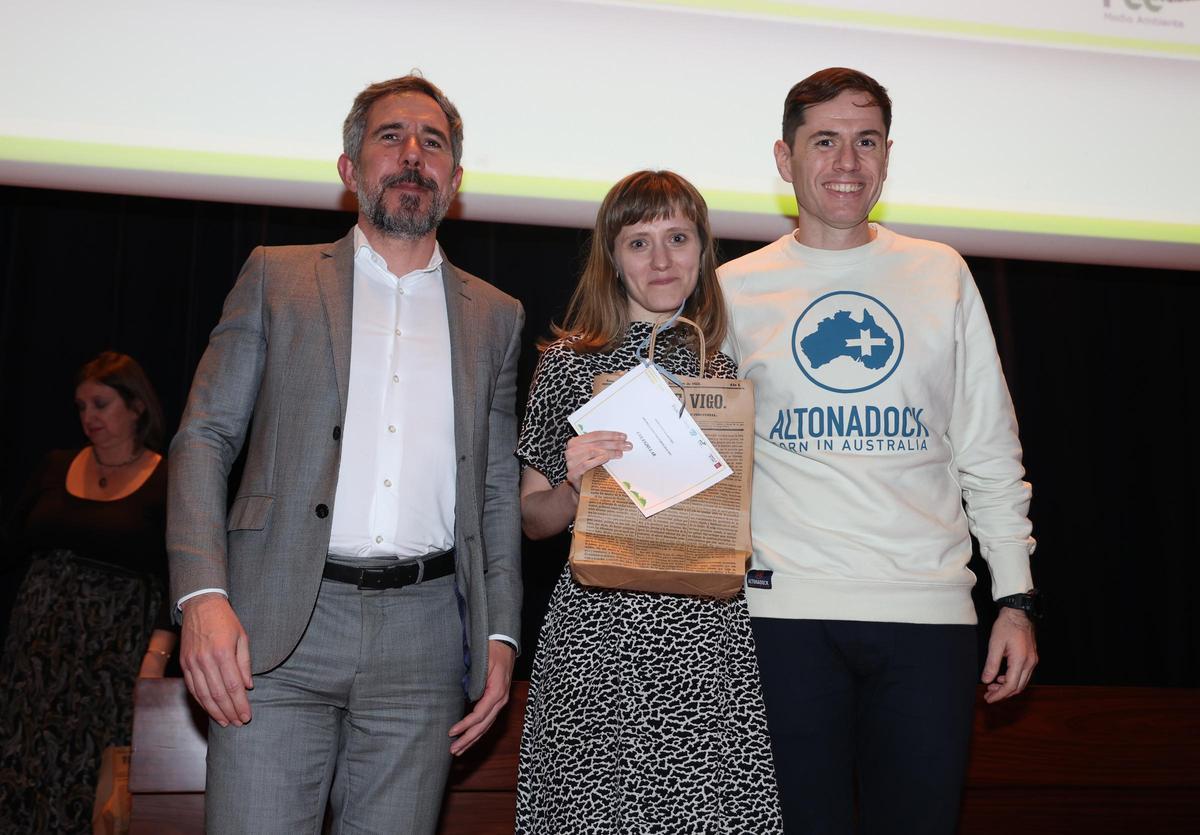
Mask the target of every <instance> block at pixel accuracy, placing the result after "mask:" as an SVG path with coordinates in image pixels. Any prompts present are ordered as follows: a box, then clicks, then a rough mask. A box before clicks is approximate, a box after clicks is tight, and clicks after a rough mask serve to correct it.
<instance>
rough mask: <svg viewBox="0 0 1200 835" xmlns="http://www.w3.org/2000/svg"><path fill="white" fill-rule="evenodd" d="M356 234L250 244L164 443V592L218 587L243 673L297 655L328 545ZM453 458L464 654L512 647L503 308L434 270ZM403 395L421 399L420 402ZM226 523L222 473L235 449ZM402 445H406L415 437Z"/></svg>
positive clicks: (516, 580) (507, 324)
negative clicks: (446, 351)
mask: <svg viewBox="0 0 1200 835" xmlns="http://www.w3.org/2000/svg"><path fill="white" fill-rule="evenodd" d="M353 250H354V244H353V233H351V234H349V235H347V236H346V237H344V238H342V239H341V240H340V241H338V242H336V243H334V244H326V245H321V246H289V247H258V248H257V249H255V250H254V252H253V253H251V255H250V258H249V259H248V260H247V261H246V264H245V266H244V267H243V268H242V272H241V275H240V276H238V280H237V283H236V285H235V286H234V288H233V290H231V291H230V293H229V296H228V298H227V299H226V300H225V308H224V311H223V312H222V315H221V321H220V323H219V324H218V325H217V327H216V328H215V329H214V330H213V332H212V335H211V337H210V339H209V344H208V349H207V350H206V351H205V352H204V356H203V358H202V359H201V360H200V365H199V367H198V368H197V370H196V377H195V380H194V381H193V383H192V389H191V393H190V395H189V396H188V403H187V408H186V410H185V411H184V415H183V421H182V423H181V425H180V428H179V433H178V434H177V435H176V436H175V439H174V440H173V441H172V442H171V449H170V454H169V455H168V457H167V460H168V462H169V465H170V473H169V475H170V477H169V479H168V484H169V496H168V508H167V550H168V553H169V556H170V566H171V595H172V599H173V600H178V599H179V598H180V597H183V596H184V595H186V594H189V593H190V592H193V591H196V590H198V589H203V588H223V589H226V590H228V592H229V599H230V602H231V604H232V606H233V609H234V611H235V612H236V613H237V615H238V618H239V619H240V620H241V622H242V625H243V626H244V627H245V629H246V632H247V634H248V635H249V637H250V657H251V666H252V669H253V671H254V672H255V673H259V672H264V671H266V670H270V669H272V668H274V667H276V666H278V665H279V664H280V663H281V662H282V661H283V660H284V659H285V658H287V656H288V655H289V654H290V653H291V652H292V650H293V649H294V648H295V647H296V644H297V643H299V641H300V637H301V635H302V634H303V632H304V628H305V626H306V625H307V623H308V619H309V616H310V615H311V613H312V610H313V607H314V605H315V603H316V599H317V590H318V588H319V586H320V584H321V572H322V570H323V566H324V563H325V556H326V552H327V550H328V547H329V536H330V527H331V525H332V522H333V508H334V503H335V502H336V500H337V477H338V467H339V463H340V460H341V450H342V446H341V442H340V439H341V427H342V425H343V423H344V422H345V416H346V396H347V391H348V389H349V379H350V329H351V321H352V319H351V312H352V308H353V290H354V251H353ZM442 275H443V279H444V284H445V291H446V310H447V313H448V319H449V323H450V345H451V348H450V353H451V369H452V374H453V380H452V381H451V382H452V385H453V393H454V413H455V428H454V440H455V447H456V454H457V457H458V479H457V494H456V496H457V498H456V504H455V530H454V540H455V547H456V548H457V571H456V573H457V584H458V590H459V593H460V595H461V597H462V599H463V601H464V603H465V618H466V621H467V641H468V652H469V656H470V677H469V683H468V688H467V689H468V695H469V696H470V698H472V699H476V698H478V697H479V695H480V693H481V692H482V690H483V685H484V681H485V679H486V676H487V636H488V635H489V634H496V633H500V634H504V635H509V636H512V637H513V638H515V639H517V640H520V612H521V566H520V545H521V540H520V502H519V496H518V487H517V481H518V470H517V461H516V459H515V457H514V456H513V450H514V449H515V447H516V415H515V412H514V401H515V398H516V376H517V355H518V353H519V351H520V338H521V327H522V324H523V322H524V312H523V311H522V309H521V305H520V303H519V302H517V301H516V300H515V299H513V298H511V297H510V296H507V295H505V294H504V293H502V292H500V291H499V290H497V289H496V288H494V287H492V286H491V285H489V284H487V283H485V282H483V281H481V280H480V279H478V278H475V277H474V276H471V275H468V274H467V273H464V272H460V271H459V270H456V269H455V268H454V267H452V266H451V265H450V264H449V263H448V262H443V265H442ZM413 396H416V397H419V396H420V393H419V392H414V393H413ZM247 432H249V442H250V445H249V449H248V451H247V459H246V468H245V472H244V474H243V476H242V481H241V486H240V489H239V490H238V494H237V496H236V498H235V499H234V501H233V504H232V507H231V508H230V510H229V513H228V516H226V512H225V509H226V506H227V490H228V478H229V471H230V468H231V467H232V465H233V462H234V460H235V459H236V458H237V456H238V454H239V452H240V451H241V449H242V445H243V443H244V442H245V441H246V438H247ZM414 442H418V443H419V440H417V439H414Z"/></svg>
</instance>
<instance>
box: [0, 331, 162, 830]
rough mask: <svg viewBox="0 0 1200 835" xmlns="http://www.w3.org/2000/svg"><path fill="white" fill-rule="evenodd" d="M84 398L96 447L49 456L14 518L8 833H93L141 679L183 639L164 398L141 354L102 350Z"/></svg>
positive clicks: (89, 370)
mask: <svg viewBox="0 0 1200 835" xmlns="http://www.w3.org/2000/svg"><path fill="white" fill-rule="evenodd" d="M75 405H76V407H77V408H78V410H79V420H80V423H81V425H82V427H83V432H84V434H85V435H86V436H87V438H88V440H89V441H90V444H89V445H88V446H85V447H83V448H82V449H80V450H69V451H67V450H59V451H55V452H51V453H50V454H49V455H47V456H46V458H45V460H44V461H43V462H42V465H41V467H40V468H39V470H38V472H37V473H35V475H34V477H33V478H32V479H31V480H30V482H29V483H28V485H27V486H26V488H25V491H24V493H23V495H22V498H21V500H20V502H19V503H18V506H17V510H16V514H15V519H14V524H15V526H16V527H17V530H16V531H15V536H14V537H13V538H14V539H15V540H16V541H17V542H18V543H20V547H19V551H20V552H19V553H16V554H10V555H8V558H9V559H25V558H26V557H29V558H30V562H29V568H28V571H27V573H26V575H25V580H24V582H23V583H22V585H21V588H20V591H19V592H18V595H17V600H16V603H15V604H14V607H13V612H12V617H11V623H10V626H9V632H8V636H7V640H6V641H5V645H4V654H3V660H2V661H0V832H14V833H15V832H21V833H34V832H53V833H72V832H91V816H92V806H93V801H94V798H95V791H96V777H97V771H98V769H99V766H100V757H101V753H102V752H103V750H104V749H105V747H107V746H109V745H128V744H129V737H130V731H131V729H132V724H133V684H134V680H135V678H136V677H138V676H139V675H140V676H155V677H157V676H161V675H162V674H163V670H164V668H165V666H166V663H167V660H168V659H169V658H170V656H171V654H172V653H173V652H174V649H175V641H176V633H175V632H174V631H173V629H172V628H171V626H170V622H169V619H168V617H167V609H166V606H165V605H164V597H165V591H166V551H165V546H164V528H165V522H166V482H167V473H166V470H167V468H166V464H165V462H164V461H163V458H162V456H161V455H160V454H159V453H158V452H156V451H155V450H156V449H161V448H162V439H163V419H162V410H161V408H160V407H159V404H158V398H157V396H156V395H155V393H154V390H153V389H152V388H151V386H150V382H149V380H148V379H147V378H146V375H145V373H144V372H143V371H142V369H141V367H140V366H139V365H138V364H137V362H135V361H134V360H133V359H132V358H131V357H128V356H126V355H124V354H118V353H114V352H105V353H103V354H100V355H99V356H98V357H96V358H95V359H94V360H92V361H91V362H89V363H87V364H86V365H84V366H83V368H81V369H80V370H79V374H78V375H77V377H76V388H75Z"/></svg>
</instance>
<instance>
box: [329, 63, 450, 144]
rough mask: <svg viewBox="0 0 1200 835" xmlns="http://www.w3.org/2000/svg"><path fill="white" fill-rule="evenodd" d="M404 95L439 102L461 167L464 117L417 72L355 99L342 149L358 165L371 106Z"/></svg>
mask: <svg viewBox="0 0 1200 835" xmlns="http://www.w3.org/2000/svg"><path fill="white" fill-rule="evenodd" d="M400 93H421V94H423V95H426V96H429V98H431V99H433V100H434V101H435V102H437V105H438V107H440V108H441V109H442V112H443V113H445V114H446V121H447V122H448V123H449V124H450V154H451V156H452V157H453V158H454V167H455V168H458V166H459V163H460V162H462V145H463V123H462V116H459V115H458V108H457V107H455V106H454V102H452V101H450V99H448V98H446V94H445V93H443V92H442V91H441V90H440V89H438V87H437V85H435V84H433V83H431V82H430V81H427V80H426V79H425V77H424V76H422V75H420V74H419V73H418V72H417V71H415V70H414V71H413V72H412V73H410V74H409V75H406V76H402V77H400V78H393V79H391V80H390V81H380V82H378V83H376V84H372V85H371V86H370V87H368V88H366V89H365V90H363V91H362V92H361V93H359V94H358V95H357V96H356V97H355V98H354V105H353V106H352V107H351V108H350V112H349V113H348V114H347V115H346V121H345V122H343V123H342V150H343V151H344V152H345V154H346V156H348V157H350V159H351V160H353V161H354V162H356V163H357V162H358V155H359V154H360V153H362V144H363V135H364V134H365V133H366V132H367V112H368V111H369V110H370V109H371V105H373V104H374V103H375V102H377V101H379V100H380V99H382V98H384V97H385V96H394V95H399V94H400Z"/></svg>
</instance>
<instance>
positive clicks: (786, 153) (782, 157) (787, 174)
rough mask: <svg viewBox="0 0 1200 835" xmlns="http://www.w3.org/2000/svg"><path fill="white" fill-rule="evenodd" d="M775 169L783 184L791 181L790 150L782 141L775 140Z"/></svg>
mask: <svg viewBox="0 0 1200 835" xmlns="http://www.w3.org/2000/svg"><path fill="white" fill-rule="evenodd" d="M772 150H773V151H774V152H775V168H776V169H777V170H778V171H779V176H780V177H783V181H784V182H785V183H790V182H791V181H792V149H791V148H789V147H788V144H787V143H786V142H784V141H783V140H782V139H776V140H775V147H774V148H773V149H772Z"/></svg>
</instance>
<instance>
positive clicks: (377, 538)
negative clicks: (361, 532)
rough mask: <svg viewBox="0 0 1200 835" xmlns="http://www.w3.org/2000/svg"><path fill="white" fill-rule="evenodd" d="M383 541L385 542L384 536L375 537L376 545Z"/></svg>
mask: <svg viewBox="0 0 1200 835" xmlns="http://www.w3.org/2000/svg"><path fill="white" fill-rule="evenodd" d="M382 542H383V537H382V536H377V537H375V544H376V545H379V544H380V543H382Z"/></svg>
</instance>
